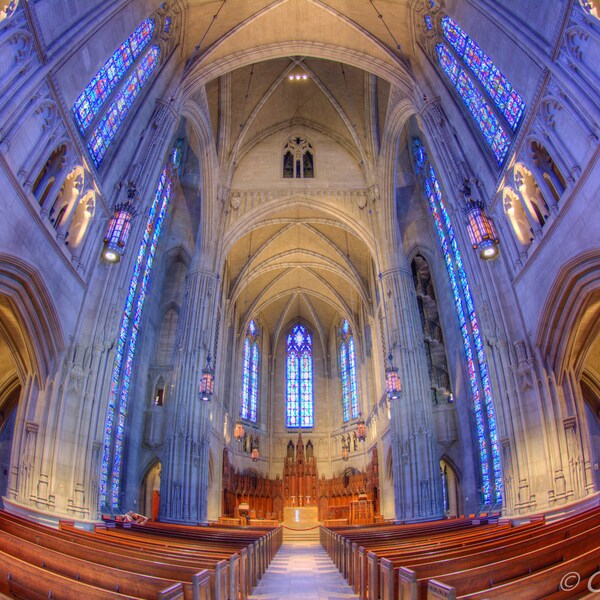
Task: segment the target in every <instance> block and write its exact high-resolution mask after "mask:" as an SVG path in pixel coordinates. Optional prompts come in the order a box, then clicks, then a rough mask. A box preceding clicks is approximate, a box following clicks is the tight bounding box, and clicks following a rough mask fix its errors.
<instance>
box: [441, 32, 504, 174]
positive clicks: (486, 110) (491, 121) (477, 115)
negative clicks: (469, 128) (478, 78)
mask: <svg viewBox="0 0 600 600" xmlns="http://www.w3.org/2000/svg"><path fill="white" fill-rule="evenodd" d="M436 50H437V54H438V59H439V61H440V65H441V66H442V69H443V70H444V72H445V73H446V75H448V78H449V79H450V81H451V82H452V83H453V85H454V88H455V89H456V91H457V92H458V95H459V96H460V97H461V99H462V101H463V102H464V104H465V106H466V107H467V108H468V109H469V112H470V113H471V116H472V117H473V119H474V120H475V122H476V123H477V125H478V127H479V129H480V130H481V132H482V133H483V137H484V138H485V141H486V142H487V144H488V146H489V147H490V148H491V150H492V152H493V154H494V157H495V158H496V161H497V162H498V164H499V165H500V164H502V162H503V161H504V159H505V158H506V154H507V153H508V150H509V148H510V137H509V135H508V133H507V132H506V130H505V129H504V127H502V125H501V123H500V121H499V120H498V118H497V117H496V115H495V113H494V111H493V110H492V109H491V108H490V106H489V105H488V103H487V102H486V101H485V99H484V97H483V95H482V94H481V92H480V91H479V89H478V88H477V86H476V85H475V84H474V82H473V80H472V79H471V78H470V77H469V76H468V75H467V73H466V71H465V70H464V69H463V68H462V67H460V65H459V64H458V62H457V60H456V59H455V58H454V56H452V54H451V53H450V52H449V50H448V48H446V46H444V44H438V45H437V46H436Z"/></svg>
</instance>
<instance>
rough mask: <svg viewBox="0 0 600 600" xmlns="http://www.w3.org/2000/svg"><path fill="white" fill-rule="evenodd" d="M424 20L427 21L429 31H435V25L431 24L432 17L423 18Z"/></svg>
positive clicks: (426, 25)
mask: <svg viewBox="0 0 600 600" xmlns="http://www.w3.org/2000/svg"><path fill="white" fill-rule="evenodd" d="M423 20H424V21H425V27H427V30H428V31H430V30H431V29H433V23H432V22H431V15H425V16H424V17H423Z"/></svg>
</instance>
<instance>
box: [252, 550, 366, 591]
mask: <svg viewBox="0 0 600 600" xmlns="http://www.w3.org/2000/svg"><path fill="white" fill-rule="evenodd" d="M249 598H250V599H252V600H284V599H285V598H289V599H293V600H348V599H351V598H358V596H357V595H356V594H354V592H353V590H352V588H351V587H350V586H349V585H348V584H347V583H346V580H345V579H344V578H343V577H342V575H341V574H340V572H339V571H338V570H337V569H336V568H335V565H334V564H333V563H332V562H331V559H330V558H329V556H327V554H326V553H325V550H323V548H322V547H321V544H319V542H314V541H302V542H300V541H299V542H284V543H283V545H282V546H281V548H280V549H279V552H278V553H277V554H276V555H275V558H274V559H273V561H272V562H271V564H270V565H269V568H268V569H267V572H266V573H265V574H264V576H263V578H262V579H261V580H260V581H259V582H258V585H257V586H256V587H255V588H254V590H253V592H252V594H251V595H250V596H249Z"/></svg>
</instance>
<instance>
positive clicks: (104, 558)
mask: <svg viewBox="0 0 600 600" xmlns="http://www.w3.org/2000/svg"><path fill="white" fill-rule="evenodd" d="M0 531H2V532H4V533H12V534H14V535H15V536H17V537H18V538H19V539H23V540H26V541H29V542H33V543H36V544H39V545H40V546H43V547H44V548H48V549H51V550H55V551H57V552H61V553H63V554H66V555H73V556H75V557H78V558H83V559H87V560H89V559H90V557H93V559H94V562H95V563H96V564H97V565H100V566H101V567H102V568H104V567H105V566H106V567H111V566H114V565H118V566H119V568H120V569H124V570H127V571H129V572H131V573H134V574H148V573H151V574H153V575H154V576H156V577H162V578H165V579H171V580H177V581H182V582H183V586H184V592H185V598H186V599H187V598H193V600H196V599H197V598H208V596H209V594H210V595H211V597H212V598H215V593H216V590H217V588H218V587H219V585H220V587H221V588H223V587H225V589H227V588H228V586H229V564H228V563H227V562H226V561H221V562H220V563H217V564H216V565H213V566H214V570H213V571H212V572H210V571H208V570H206V569H205V570H201V571H199V569H198V565H197V564H194V563H193V562H189V561H187V562H186V563H185V564H174V563H173V562H171V563H168V562H165V561H164V560H161V559H160V558H159V559H157V560H151V558H152V557H151V556H149V555H148V553H144V552H141V551H140V552H136V551H135V550H132V549H129V548H123V547H118V546H113V545H108V544H105V543H102V541H101V540H96V539H95V538H93V534H89V532H82V531H80V530H77V532H76V533H73V534H71V533H69V532H64V531H59V530H54V529H51V528H49V527H45V526H43V525H39V524H37V523H33V522H30V521H27V520H25V519H20V518H18V517H13V516H11V515H6V513H2V512H0ZM84 533H87V535H88V536H91V537H89V538H88V537H85V536H83V537H82V536H81V535H79V534H84ZM223 579H224V581H223ZM221 596H222V597H224V598H225V597H227V596H226V594H223V593H222V592H221Z"/></svg>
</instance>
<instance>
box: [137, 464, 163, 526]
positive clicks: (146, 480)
mask: <svg viewBox="0 0 600 600" xmlns="http://www.w3.org/2000/svg"><path fill="white" fill-rule="evenodd" d="M161 471H162V463H161V461H160V460H159V459H158V457H156V456H155V457H153V458H152V459H151V460H150V462H149V463H148V466H147V467H146V470H145V471H144V475H143V477H142V481H141V485H140V499H139V506H140V512H141V513H142V514H143V515H145V516H147V517H148V518H149V519H153V520H154V519H156V518H157V517H158V513H159V510H160V476H161Z"/></svg>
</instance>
